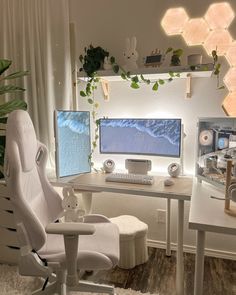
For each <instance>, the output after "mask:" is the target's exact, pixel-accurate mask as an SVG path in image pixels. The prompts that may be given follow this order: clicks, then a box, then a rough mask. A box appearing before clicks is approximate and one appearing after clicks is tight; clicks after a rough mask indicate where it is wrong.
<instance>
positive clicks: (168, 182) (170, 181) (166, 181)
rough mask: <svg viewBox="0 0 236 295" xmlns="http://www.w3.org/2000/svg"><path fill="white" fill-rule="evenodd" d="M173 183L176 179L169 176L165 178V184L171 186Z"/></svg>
mask: <svg viewBox="0 0 236 295" xmlns="http://www.w3.org/2000/svg"><path fill="white" fill-rule="evenodd" d="M173 184H174V181H173V180H171V179H169V178H167V179H165V180H164V186H171V185H173Z"/></svg>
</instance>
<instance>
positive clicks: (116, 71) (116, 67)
mask: <svg viewBox="0 0 236 295" xmlns="http://www.w3.org/2000/svg"><path fill="white" fill-rule="evenodd" d="M119 69H120V67H119V66H118V65H113V71H114V72H115V73H116V74H117V73H118V72H119Z"/></svg>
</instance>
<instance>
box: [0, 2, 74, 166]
mask: <svg viewBox="0 0 236 295" xmlns="http://www.w3.org/2000/svg"><path fill="white" fill-rule="evenodd" d="M0 38H1V40H0V58H5V59H10V60H12V61H13V63H12V67H11V68H10V69H11V70H12V71H13V70H29V71H30V74H29V75H28V76H26V77H24V79H21V80H22V81H21V83H23V87H24V88H26V91H25V93H24V99H25V101H26V102H27V104H28V111H29V114H30V116H31V118H32V121H33V123H34V127H35V130H36V134H37V137H38V139H39V140H40V141H42V142H43V143H44V144H46V146H47V147H48V149H49V152H50V157H49V159H50V160H52V161H50V163H53V160H54V150H55V148H54V132H53V111H54V109H69V108H70V105H71V101H72V81H71V79H72V77H71V76H72V75H71V57H70V26H69V7H68V1H67V0H0ZM11 70H9V73H10V71H11ZM17 82H20V81H19V80H17ZM18 85H19V83H18Z"/></svg>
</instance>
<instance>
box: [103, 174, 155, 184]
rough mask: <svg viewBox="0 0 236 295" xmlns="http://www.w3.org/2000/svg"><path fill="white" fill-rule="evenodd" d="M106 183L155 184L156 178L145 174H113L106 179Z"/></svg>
mask: <svg viewBox="0 0 236 295" xmlns="http://www.w3.org/2000/svg"><path fill="white" fill-rule="evenodd" d="M106 181H114V182H127V183H137V184H153V183H154V178H153V176H150V175H144V174H131V173H111V174H109V175H108V176H107V177H106Z"/></svg>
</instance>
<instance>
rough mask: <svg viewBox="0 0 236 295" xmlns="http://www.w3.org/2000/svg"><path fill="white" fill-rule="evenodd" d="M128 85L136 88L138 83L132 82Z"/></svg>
mask: <svg viewBox="0 0 236 295" xmlns="http://www.w3.org/2000/svg"><path fill="white" fill-rule="evenodd" d="M130 87H131V88H133V89H138V88H139V85H138V84H137V83H136V82H132V83H131V85H130Z"/></svg>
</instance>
